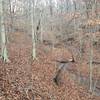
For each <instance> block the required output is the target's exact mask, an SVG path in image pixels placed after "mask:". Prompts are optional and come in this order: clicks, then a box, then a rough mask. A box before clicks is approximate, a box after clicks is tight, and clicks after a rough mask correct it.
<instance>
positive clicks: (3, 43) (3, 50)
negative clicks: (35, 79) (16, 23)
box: [0, 0, 9, 62]
mask: <svg viewBox="0 0 100 100" xmlns="http://www.w3.org/2000/svg"><path fill="white" fill-rule="evenodd" d="M0 7H1V9H0V11H1V58H2V59H3V60H4V62H9V59H8V54H7V53H8V52H7V48H6V43H7V41H6V40H7V39H6V33H5V25H4V12H3V0H0Z"/></svg>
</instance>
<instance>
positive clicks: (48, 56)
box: [0, 33, 100, 100]
mask: <svg viewBox="0 0 100 100" xmlns="http://www.w3.org/2000/svg"><path fill="white" fill-rule="evenodd" d="M11 36H12V37H11V38H10V41H9V44H8V51H9V59H10V61H11V62H10V63H6V64H5V63H3V61H2V60H0V100H100V96H95V95H93V94H92V93H90V92H88V89H87V88H86V87H84V86H81V85H79V84H77V83H76V82H75V81H74V80H73V79H72V78H71V77H70V73H69V72H67V71H66V70H64V71H63V72H62V73H61V80H60V81H61V84H60V85H56V84H55V82H54V80H53V79H54V77H55V75H56V73H57V70H58V65H57V62H56V59H58V58H61V57H62V58H64V57H65V58H71V54H70V53H69V51H68V52H66V50H64V49H57V48H56V49H54V50H53V51H51V50H49V49H47V47H46V46H44V45H41V46H38V47H37V59H36V60H35V61H32V58H31V52H32V44H31V38H30V37H28V36H27V35H26V34H24V33H14V34H12V35H11ZM61 52H63V54H61ZM63 55H64V56H63ZM71 66H72V67H70V66H69V70H70V71H71V72H72V73H74V72H76V73H77V72H78V68H79V67H78V66H77V63H72V64H71ZM82 66H83V67H82V68H80V71H81V73H83V75H87V76H88V71H86V69H85V68H84V66H86V65H84V64H83V65H82Z"/></svg>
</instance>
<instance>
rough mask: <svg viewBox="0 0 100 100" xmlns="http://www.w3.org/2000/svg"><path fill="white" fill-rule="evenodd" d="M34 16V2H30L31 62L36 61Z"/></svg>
mask: <svg viewBox="0 0 100 100" xmlns="http://www.w3.org/2000/svg"><path fill="white" fill-rule="evenodd" d="M34 14H35V5H34V1H32V7H31V22H32V23H31V24H32V58H33V60H35V59H36V41H35V36H36V35H35V32H36V30H35V22H34Z"/></svg>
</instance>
